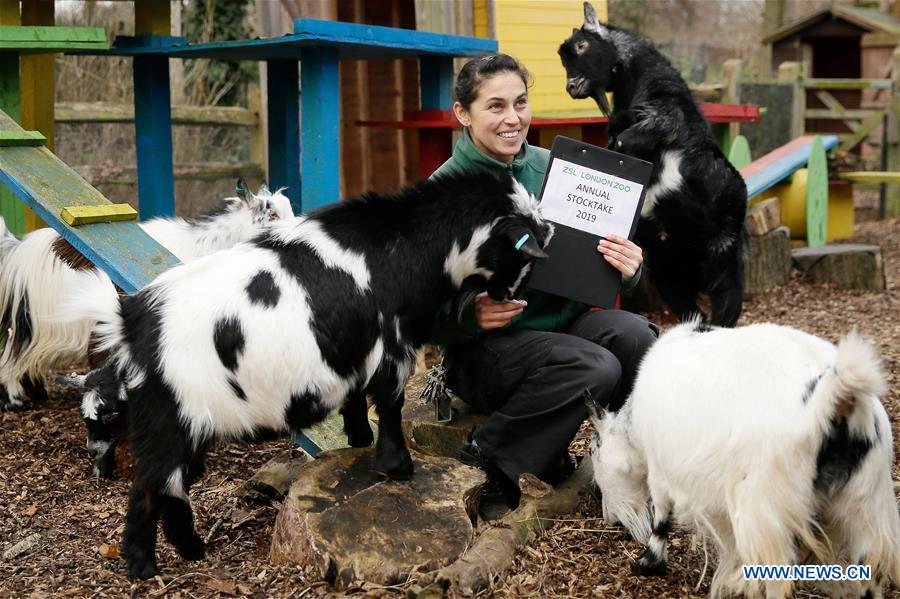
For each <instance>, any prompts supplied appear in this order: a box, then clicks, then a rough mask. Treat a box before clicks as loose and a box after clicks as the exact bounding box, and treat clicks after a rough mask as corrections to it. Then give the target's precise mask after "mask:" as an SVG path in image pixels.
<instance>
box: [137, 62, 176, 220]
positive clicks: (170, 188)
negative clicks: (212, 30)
mask: <svg viewBox="0 0 900 599" xmlns="http://www.w3.org/2000/svg"><path fill="white" fill-rule="evenodd" d="M132 70H133V74H134V133H135V145H136V146H137V169H138V173H137V176H138V199H139V201H138V210H139V212H140V215H141V220H147V219H150V218H153V217H156V216H175V177H174V173H173V167H172V106H171V103H170V100H169V98H170V96H169V59H168V58H166V57H164V56H137V57H135V59H134V65H133V69H132Z"/></svg>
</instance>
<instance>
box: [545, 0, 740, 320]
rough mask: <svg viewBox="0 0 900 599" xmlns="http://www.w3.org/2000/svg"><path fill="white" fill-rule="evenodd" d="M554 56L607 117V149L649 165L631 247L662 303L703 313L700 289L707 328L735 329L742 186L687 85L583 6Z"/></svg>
mask: <svg viewBox="0 0 900 599" xmlns="http://www.w3.org/2000/svg"><path fill="white" fill-rule="evenodd" d="M559 55H560V58H561V59H562V63H563V66H564V67H565V69H566V76H567V81H566V89H567V91H568V92H569V94H570V95H571V96H572V97H573V98H587V97H590V98H593V99H594V100H595V101H596V102H597V104H598V105H599V106H600V109H601V110H602V111H603V112H604V113H606V114H607V115H609V148H610V149H612V150H615V151H617V152H621V153H623V154H629V155H631V156H635V157H637V158H641V159H643V160H647V161H648V162H652V163H653V164H654V170H653V175H652V178H651V180H650V184H649V186H648V189H647V195H646V197H645V200H644V206H643V209H642V211H641V220H640V223H639V225H638V230H637V241H638V243H639V244H640V245H641V246H642V247H643V249H644V250H645V251H646V253H647V258H646V262H647V266H648V269H649V271H650V276H651V280H652V281H653V282H654V284H655V285H656V288H657V289H658V290H659V293H660V295H661V296H662V298H663V300H665V302H666V303H667V304H668V305H669V307H671V308H672V310H673V311H674V312H675V314H676V315H678V317H679V318H680V319H685V318H686V317H689V316H690V315H691V314H694V313H698V314H699V313H700V309H699V308H698V306H697V296H698V294H699V293H701V292H704V291H705V292H706V293H708V295H709V301H710V305H711V309H712V314H711V318H710V319H711V321H712V322H713V324H717V325H721V326H729V327H730V326H734V324H735V323H736V322H737V320H738V317H739V316H740V314H741V302H742V297H743V288H744V276H743V261H742V258H743V251H742V248H743V246H744V240H745V231H744V215H745V212H746V204H747V188H746V186H745V185H744V180H743V178H742V177H741V175H740V174H739V173H738V172H737V170H735V168H734V167H733V166H732V165H731V164H730V163H729V162H728V160H727V159H726V158H725V155H724V154H723V153H722V151H721V150H720V149H719V147H718V146H717V145H716V142H715V140H714V139H713V136H712V132H711V130H710V127H709V124H708V123H707V121H706V119H705V118H704V117H703V115H702V114H701V112H700V109H699V107H698V106H697V104H696V103H695V102H694V99H693V97H692V96H691V92H690V90H689V89H688V86H687V84H686V83H685V82H684V80H683V79H682V78H681V76H680V75H679V74H678V72H677V71H676V70H675V69H674V68H673V67H672V65H671V64H669V61H668V60H666V58H665V57H663V56H662V54H660V53H659V51H658V50H657V49H656V48H655V47H654V46H653V43H652V42H651V41H650V40H648V39H646V38H643V37H641V36H639V35H637V34H635V33H632V32H630V31H626V30H624V29H620V28H618V27H613V26H611V25H605V24H602V23H600V22H599V20H598V19H597V13H596V12H595V11H594V8H593V6H591V4H590V3H589V2H585V3H584V24H583V25H582V27H581V29H574V30H573V32H572V35H571V36H570V37H569V38H568V39H567V40H566V41H564V42H563V43H562V45H561V46H560V47H559ZM607 91H609V92H612V93H613V94H614V108H613V109H612V110H610V107H609V103H608V102H607V100H606V95H605V94H606V92H607Z"/></svg>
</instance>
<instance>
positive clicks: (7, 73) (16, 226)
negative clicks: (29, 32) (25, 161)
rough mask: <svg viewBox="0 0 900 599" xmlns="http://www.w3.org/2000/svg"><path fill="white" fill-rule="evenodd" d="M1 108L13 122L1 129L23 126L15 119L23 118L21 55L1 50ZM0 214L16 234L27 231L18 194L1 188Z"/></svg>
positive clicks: (0, 125) (13, 128)
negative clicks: (20, 90)
mask: <svg viewBox="0 0 900 599" xmlns="http://www.w3.org/2000/svg"><path fill="white" fill-rule="evenodd" d="M0 110H2V111H5V112H6V113H7V114H8V115H9V116H10V117H11V119H10V120H11V121H14V122H12V123H11V124H10V125H9V126H4V125H3V123H0V130H3V131H12V130H16V129H17V130H19V131H21V130H22V128H21V127H19V126H18V124H17V123H16V122H15V121H19V120H21V119H22V104H21V98H20V94H19V57H18V55H17V54H15V53H14V52H0ZM0 216H2V217H3V220H4V221H6V226H7V228H8V229H9V230H10V231H12V232H13V233H15V234H16V235H23V234H24V233H25V210H24V209H23V208H22V204H21V202H19V200H18V199H16V196H15V195H14V194H13V193H12V192H10V191H9V190H7V189H5V188H0Z"/></svg>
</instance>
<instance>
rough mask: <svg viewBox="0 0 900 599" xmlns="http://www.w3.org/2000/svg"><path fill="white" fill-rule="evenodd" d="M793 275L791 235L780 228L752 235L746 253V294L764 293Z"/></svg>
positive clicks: (785, 228) (784, 228) (785, 229)
mask: <svg viewBox="0 0 900 599" xmlns="http://www.w3.org/2000/svg"><path fill="white" fill-rule="evenodd" d="M790 277H791V235H790V230H789V229H788V228H787V227H778V228H777V229H775V230H774V231H770V232H769V233H767V234H765V235H761V236H752V237H750V247H749V251H748V252H747V254H746V255H745V256H744V294H745V295H754V294H757V293H763V292H766V291H768V290H769V289H772V288H773V287H777V286H779V285H784V284H786V283H787V282H788V280H789V279H790Z"/></svg>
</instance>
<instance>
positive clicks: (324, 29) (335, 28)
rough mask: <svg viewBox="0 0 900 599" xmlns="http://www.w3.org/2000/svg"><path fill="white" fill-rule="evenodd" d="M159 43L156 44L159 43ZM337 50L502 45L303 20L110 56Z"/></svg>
mask: <svg viewBox="0 0 900 599" xmlns="http://www.w3.org/2000/svg"><path fill="white" fill-rule="evenodd" d="M157 37H158V38H160V39H154V38H157ZM307 47H331V48H335V49H336V50H337V52H338V56H339V58H340V59H341V60H385V59H392V58H416V57H419V56H422V55H428V54H430V55H435V56H477V55H478V54H483V53H485V52H496V51H497V47H498V46H497V40H494V39H484V38H477V37H468V36H461V35H447V34H441V33H431V32H428V31H415V30H413V29H398V28H393V27H378V26H375V25H363V24H359V23H341V22H336V21H319V20H317V19H298V20H296V21H295V22H294V33H292V34H288V35H284V36H281V37H274V38H262V39H259V38H258V39H253V40H236V41H223V42H207V43H202V44H187V43H184V42H182V41H181V40H179V39H178V38H171V37H169V36H140V37H129V36H119V37H117V38H116V40H115V42H114V44H113V47H112V48H111V49H110V50H106V51H87V52H77V54H98V55H116V56H140V55H160V56H162V55H165V56H169V57H172V58H215V59H219V60H232V61H234V60H270V59H277V58H283V59H288V58H293V59H297V58H299V57H300V54H301V52H302V50H303V49H304V48H307Z"/></svg>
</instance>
